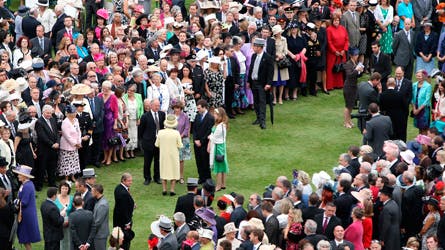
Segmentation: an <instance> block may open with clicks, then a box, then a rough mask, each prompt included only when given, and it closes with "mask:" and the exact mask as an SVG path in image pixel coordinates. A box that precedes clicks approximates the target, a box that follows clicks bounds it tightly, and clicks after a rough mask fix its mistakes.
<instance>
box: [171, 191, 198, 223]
mask: <svg viewBox="0 0 445 250" xmlns="http://www.w3.org/2000/svg"><path fill="white" fill-rule="evenodd" d="M194 198H195V194H194V193H193V192H189V193H187V194H186V195H183V196H180V197H178V200H177V201H176V207H175V213H177V212H182V213H184V215H185V221H186V222H187V223H189V222H190V221H191V220H192V218H193V215H194V214H195V207H194V206H193V199H194Z"/></svg>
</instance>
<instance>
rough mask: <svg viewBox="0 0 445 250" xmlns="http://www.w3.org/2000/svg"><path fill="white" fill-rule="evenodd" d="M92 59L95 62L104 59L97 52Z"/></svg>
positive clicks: (102, 55)
mask: <svg viewBox="0 0 445 250" xmlns="http://www.w3.org/2000/svg"><path fill="white" fill-rule="evenodd" d="M93 59H94V61H95V62H97V61H100V60H104V59H105V56H104V54H102V53H98V54H95V55H93Z"/></svg>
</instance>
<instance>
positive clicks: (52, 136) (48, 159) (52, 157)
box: [34, 116, 60, 188]
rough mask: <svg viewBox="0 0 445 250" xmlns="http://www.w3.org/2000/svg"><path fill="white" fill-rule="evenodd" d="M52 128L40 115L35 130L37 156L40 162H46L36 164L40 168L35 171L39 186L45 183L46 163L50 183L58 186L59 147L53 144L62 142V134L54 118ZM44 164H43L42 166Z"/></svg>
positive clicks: (51, 119) (36, 182)
mask: <svg viewBox="0 0 445 250" xmlns="http://www.w3.org/2000/svg"><path fill="white" fill-rule="evenodd" d="M49 120H50V123H51V128H50V127H49V126H48V124H47V123H46V121H45V119H44V118H43V116H42V117H40V118H39V119H38V120H37V122H36V125H35V130H36V133H37V145H38V146H37V147H38V149H37V156H38V160H39V162H42V163H45V164H36V165H37V166H39V167H38V169H36V171H34V176H35V177H36V178H35V184H36V186H37V187H40V188H41V187H42V185H43V174H44V172H45V170H44V169H42V167H43V166H44V165H46V172H47V174H48V185H49V186H56V181H55V175H56V169H57V155H58V149H54V148H53V145H54V144H55V143H59V144H60V136H59V132H58V131H57V123H56V121H55V120H54V118H52V117H51V118H50V119H49ZM42 165H43V166H42Z"/></svg>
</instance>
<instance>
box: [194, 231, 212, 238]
mask: <svg viewBox="0 0 445 250" xmlns="http://www.w3.org/2000/svg"><path fill="white" fill-rule="evenodd" d="M198 233H199V237H201V238H207V239H209V240H211V239H213V231H212V230H210V229H198Z"/></svg>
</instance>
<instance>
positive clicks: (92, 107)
mask: <svg viewBox="0 0 445 250" xmlns="http://www.w3.org/2000/svg"><path fill="white" fill-rule="evenodd" d="M90 108H91V113H93V114H94V111H95V110H96V107H95V106H94V99H93V98H90Z"/></svg>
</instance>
